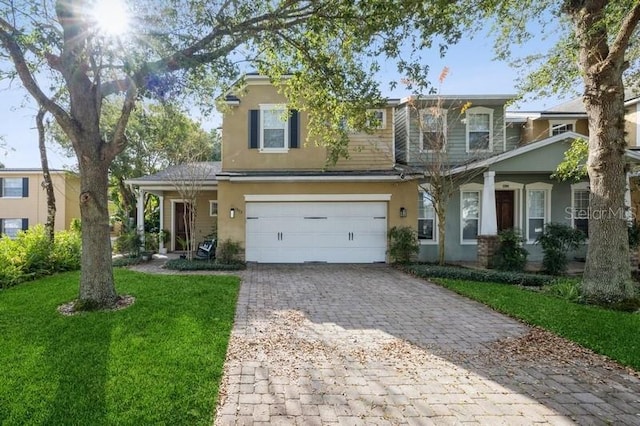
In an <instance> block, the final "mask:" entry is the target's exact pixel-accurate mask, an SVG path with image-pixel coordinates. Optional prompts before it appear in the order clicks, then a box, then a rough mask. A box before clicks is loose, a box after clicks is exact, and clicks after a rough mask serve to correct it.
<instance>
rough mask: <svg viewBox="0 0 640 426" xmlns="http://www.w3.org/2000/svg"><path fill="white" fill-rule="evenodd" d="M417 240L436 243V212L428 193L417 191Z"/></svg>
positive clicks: (421, 190)
mask: <svg viewBox="0 0 640 426" xmlns="http://www.w3.org/2000/svg"><path fill="white" fill-rule="evenodd" d="M418 239H420V240H423V241H425V242H433V243H435V242H437V241H438V229H437V218H436V210H435V208H434V206H433V200H432V198H431V196H430V195H429V193H428V192H426V191H424V190H423V189H422V188H420V190H419V191H418Z"/></svg>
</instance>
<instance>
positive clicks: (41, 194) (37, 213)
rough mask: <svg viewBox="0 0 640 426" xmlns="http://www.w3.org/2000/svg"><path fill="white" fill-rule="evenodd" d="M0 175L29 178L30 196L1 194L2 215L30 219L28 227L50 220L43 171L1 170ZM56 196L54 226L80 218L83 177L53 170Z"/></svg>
mask: <svg viewBox="0 0 640 426" xmlns="http://www.w3.org/2000/svg"><path fill="white" fill-rule="evenodd" d="M0 177H1V178H28V179H29V196H28V197H25V198H1V197H0V218H2V219H28V220H29V227H32V226H34V225H36V224H44V223H45V222H46V221H47V194H46V191H45V189H44V188H43V187H42V185H41V183H42V182H43V179H44V178H43V174H42V172H40V171H32V170H31V171H24V172H22V171H6V172H2V171H0ZM51 180H52V182H53V188H54V194H55V197H56V217H55V230H56V231H61V230H64V229H68V228H69V225H70V224H71V220H72V219H74V218H80V205H79V199H78V197H79V194H80V180H79V179H78V177H77V176H75V175H72V174H67V173H66V172H53V173H51Z"/></svg>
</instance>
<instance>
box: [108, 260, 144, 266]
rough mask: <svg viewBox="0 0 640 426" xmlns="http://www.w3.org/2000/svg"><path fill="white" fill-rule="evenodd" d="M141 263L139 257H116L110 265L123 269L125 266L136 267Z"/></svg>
mask: <svg viewBox="0 0 640 426" xmlns="http://www.w3.org/2000/svg"><path fill="white" fill-rule="evenodd" d="M140 263H142V258H141V257H118V258H115V259H113V261H112V262H111V264H112V265H113V266H114V267H116V268H125V267H127V266H132V265H138V264H140Z"/></svg>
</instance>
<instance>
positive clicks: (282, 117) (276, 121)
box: [249, 104, 299, 153]
mask: <svg viewBox="0 0 640 426" xmlns="http://www.w3.org/2000/svg"><path fill="white" fill-rule="evenodd" d="M298 121H299V120H298V111H296V110H287V108H286V107H285V106H284V105H278V104H263V105H260V109H259V110H250V111H249V148H250V149H251V148H253V149H259V150H260V152H272V153H284V152H287V151H288V150H289V148H298V145H299V142H298V141H299V135H298V133H299V126H298Z"/></svg>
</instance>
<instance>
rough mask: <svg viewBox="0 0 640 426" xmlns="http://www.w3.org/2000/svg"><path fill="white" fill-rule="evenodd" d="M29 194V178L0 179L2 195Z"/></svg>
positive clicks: (19, 196)
mask: <svg viewBox="0 0 640 426" xmlns="http://www.w3.org/2000/svg"><path fill="white" fill-rule="evenodd" d="M28 196H29V178H3V179H0V197H6V198H24V197H28Z"/></svg>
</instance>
